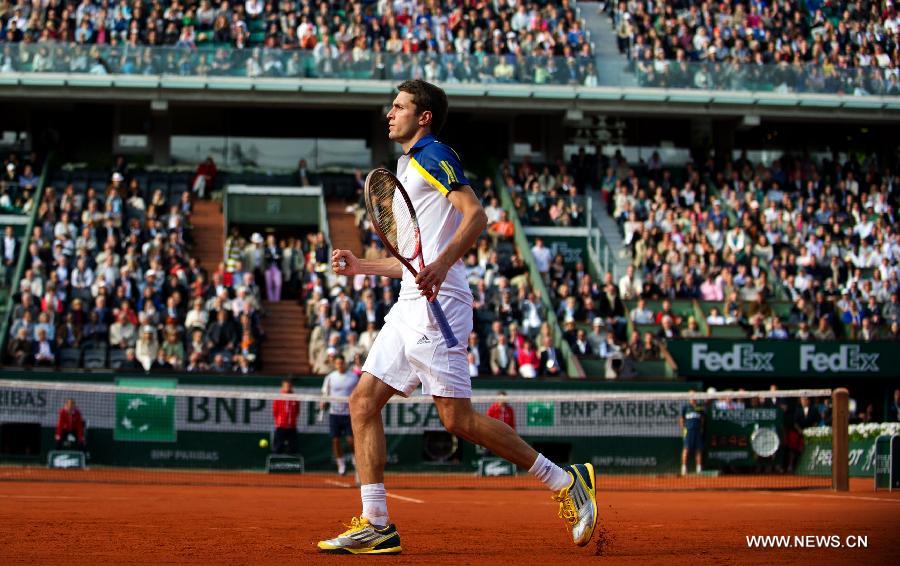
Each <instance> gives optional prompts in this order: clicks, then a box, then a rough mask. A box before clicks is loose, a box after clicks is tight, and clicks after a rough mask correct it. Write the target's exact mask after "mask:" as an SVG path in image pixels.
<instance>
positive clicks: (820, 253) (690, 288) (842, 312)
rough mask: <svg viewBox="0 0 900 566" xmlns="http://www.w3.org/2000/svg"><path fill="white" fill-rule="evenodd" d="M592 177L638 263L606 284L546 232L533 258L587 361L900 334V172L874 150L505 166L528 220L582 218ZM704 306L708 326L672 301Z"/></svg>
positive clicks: (567, 330) (563, 322) (608, 276)
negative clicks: (712, 337) (682, 349)
mask: <svg viewBox="0 0 900 566" xmlns="http://www.w3.org/2000/svg"><path fill="white" fill-rule="evenodd" d="M581 169H586V170H588V171H591V170H594V169H599V170H600V171H601V172H602V173H601V174H600V175H599V176H598V177H597V178H596V179H595V181H594V182H590V181H589V180H585V181H583V182H584V183H585V184H587V185H594V186H596V187H597V188H598V189H599V190H600V194H601V195H602V197H603V200H605V201H606V205H607V207H608V211H609V213H610V215H611V216H612V217H613V218H614V219H615V220H616V221H617V223H618V225H619V226H620V228H621V231H622V236H623V241H624V244H625V250H624V251H623V253H624V254H625V256H626V257H627V259H628V260H630V263H631V265H629V266H628V268H627V270H626V272H625V273H624V274H622V275H621V276H620V277H619V278H618V280H615V279H614V278H613V276H612V274H611V273H605V274H600V280H597V279H596V278H595V277H592V276H591V274H590V273H589V270H586V269H585V266H584V264H583V263H582V262H579V261H577V260H575V261H572V260H569V261H568V262H567V261H566V258H565V257H564V256H563V254H562V253H556V254H554V253H552V252H551V250H550V249H548V248H547V246H545V245H544V242H543V241H542V239H541V238H536V240H535V242H534V247H533V248H532V250H531V252H532V255H533V256H534V259H535V262H536V265H537V267H538V269H539V271H540V272H541V273H542V274H544V277H545V282H546V284H547V287H548V289H549V290H550V293H551V300H552V302H553V304H555V305H558V312H557V316H558V317H559V321H560V324H561V325H562V326H563V329H564V336H565V337H566V339H567V340H568V341H569V343H570V345H571V346H572V349H573V351H574V352H575V353H576V355H579V356H584V357H591V356H594V357H600V358H603V359H609V358H610V356H613V357H615V358H618V357H619V356H620V355H621V356H622V357H624V358H625V359H626V360H633V361H650V360H657V359H660V356H661V355H662V354H663V350H664V345H665V342H666V341H667V340H670V339H673V338H699V337H704V336H708V335H709V334H710V330H714V329H713V328H712V327H715V326H732V327H733V328H736V329H738V333H739V334H742V335H746V336H747V337H749V338H751V339H789V338H792V339H801V340H834V339H837V338H847V339H860V340H879V339H900V328H898V323H900V319H898V317H900V303H898V299H897V292H898V275H900V274H898V265H900V234H898V231H897V228H896V225H897V224H896V222H897V218H896V211H897V206H898V198H900V177H898V175H897V174H896V173H895V172H894V171H893V170H892V169H891V167H889V166H887V165H884V164H879V163H878V161H877V159H876V158H875V157H874V156H853V157H847V158H844V159H839V158H838V156H837V155H835V156H832V157H830V158H827V159H820V160H816V159H813V158H811V157H808V156H803V157H791V156H789V155H786V156H784V157H782V158H781V159H776V160H774V161H772V162H771V163H770V164H768V165H764V164H762V163H753V162H751V161H750V160H749V159H748V158H747V156H746V154H743V155H741V157H740V158H739V159H736V160H728V161H724V162H722V163H719V162H717V161H715V160H713V159H710V160H709V161H708V162H706V163H701V164H696V163H693V162H688V163H686V164H685V165H684V166H683V167H679V168H672V169H669V168H665V167H663V166H662V164H661V160H660V158H659V155H658V154H655V153H654V154H653V156H652V157H651V158H650V159H649V161H648V162H646V163H644V162H642V163H640V164H635V165H631V164H629V163H628V162H627V160H626V159H625V158H624V157H623V156H622V154H621V153H618V152H617V153H616V155H615V156H613V157H612V158H611V159H606V158H601V159H599V161H597V163H593V162H591V161H586V160H585V159H584V157H583V156H581V157H579V156H578V155H576V156H575V157H573V160H572V162H571V163H569V162H562V161H560V162H557V163H556V164H550V165H545V166H534V165H532V164H531V163H530V162H529V161H528V160H523V161H522V162H521V163H519V164H517V165H516V166H512V165H510V164H508V163H506V164H504V166H503V169H502V174H501V179H502V181H503V182H504V183H505V184H506V186H507V187H508V188H509V190H510V191H511V194H512V199H513V202H514V203H515V206H516V208H517V210H518V212H519V216H520V218H521V219H522V220H523V221H524V222H528V223H532V224H539V225H557V226H568V225H572V223H571V222H566V221H563V222H561V221H560V219H561V218H565V217H566V215H568V216H570V217H573V218H577V217H578V216H579V215H580V214H581V211H576V212H569V211H571V210H577V204H578V202H579V201H578V195H579V194H581V193H583V191H584V186H583V185H581V186H579V185H578V184H576V182H575V181H574V180H573V179H575V178H576V177H579V178H584V175H583V174H580V173H579V170H581ZM565 195H568V196H565ZM548 200H549V202H556V203H559V204H558V206H557V210H559V211H561V212H560V213H559V214H558V215H556V216H554V215H552V214H549V212H548V211H547V209H546V207H545V206H543V205H542V204H540V203H544V202H547V201H548ZM489 210H490V207H489ZM693 300H698V301H701V305H703V309H704V316H705V318H703V319H699V317H695V316H694V315H693V314H685V313H684V310H683V309H682V310H679V309H678V308H676V306H675V305H676V304H677V302H678V301H682V302H684V301H688V302H689V301H693ZM648 326H649V327H650V328H649V329H648Z"/></svg>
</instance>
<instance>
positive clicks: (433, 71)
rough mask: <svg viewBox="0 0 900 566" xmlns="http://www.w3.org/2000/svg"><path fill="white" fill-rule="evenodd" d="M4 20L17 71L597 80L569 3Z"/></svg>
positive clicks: (177, 7)
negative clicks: (412, 74)
mask: <svg viewBox="0 0 900 566" xmlns="http://www.w3.org/2000/svg"><path fill="white" fill-rule="evenodd" d="M0 22H2V26H0V43H5V44H7V48H6V49H4V56H3V60H2V61H0V68H2V69H5V70H10V71H13V70H20V71H21V70H32V71H38V72H47V71H76V72H79V71H80V72H90V73H96V74H104V73H110V72H117V73H125V74H142V73H154V74H159V73H162V72H165V73H166V74H201V75H206V74H210V75H241V76H290V77H296V76H326V77H337V76H340V77H351V78H397V77H400V76H406V75H407V74H408V72H409V69H410V68H411V67H412V68H415V69H416V72H417V73H418V74H420V75H422V76H425V77H428V78H429V79H430V80H444V81H449V82H454V81H456V82H534V83H537V84H543V83H562V84H566V83H571V84H582V83H584V82H585V80H586V79H587V78H588V77H592V78H591V79H590V80H595V76H594V75H595V73H594V70H593V61H592V49H591V45H590V41H589V37H588V34H587V32H586V31H585V30H584V29H583V25H584V23H583V21H582V20H580V19H579V18H577V17H576V14H575V10H574V9H573V8H572V7H571V5H570V3H569V1H568V0H562V1H560V2H545V3H535V2H531V3H526V2H524V1H522V0H519V1H518V2H515V3H500V2H498V3H474V2H473V3H468V2H467V3H455V2H429V3H427V4H424V5H423V4H421V3H414V2H404V1H398V2H387V1H380V2H376V3H363V2H354V1H348V2H337V3H326V2H321V3H315V2H309V1H303V2H281V3H278V2H271V1H270V2H262V0H247V1H246V2H235V3H232V4H229V3H228V2H214V3H213V2H210V1H209V0H203V1H202V2H200V3H199V4H198V3H196V2H187V3H181V2H179V0H172V1H171V2H152V3H149V2H148V3H144V2H142V1H141V0H136V1H135V2H130V1H126V2H120V3H116V4H114V5H113V6H109V5H107V4H102V5H99V4H97V3H95V2H93V1H92V0H82V2H81V3H80V4H78V5H77V7H76V6H74V5H72V6H69V7H68V8H65V9H64V8H63V7H62V6H61V5H59V4H46V5H45V6H43V8H42V9H37V10H34V9H33V8H32V6H31V5H30V4H27V3H25V4H20V5H16V6H14V7H12V8H11V9H10V10H8V13H7V14H6V15H5V16H3V17H2V20H0ZM60 43H70V44H72V49H71V50H68V49H62V48H60V47H59V44H60ZM11 46H15V50H13V49H11V48H10V47H11ZM144 47H169V48H172V49H159V50H156V49H145V48H144ZM207 48H208V49H207ZM198 49H199V50H202V53H198V52H197V50H198ZM232 49H234V51H232ZM243 49H253V51H252V52H247V53H242V52H241V50H243Z"/></svg>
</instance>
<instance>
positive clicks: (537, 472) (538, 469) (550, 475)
mask: <svg viewBox="0 0 900 566" xmlns="http://www.w3.org/2000/svg"><path fill="white" fill-rule="evenodd" d="M528 473H530V474H531V475H533V476H534V477H536V478H537V479H539V480H541V481H542V482H544V485H546V486H547V487H548V488H550V490H551V491H559V490H561V489H563V488H565V487H569V484H570V483H572V476H570V475H569V472H567V471H565V470H564V469H562V468H560V467H559V466H557V465H556V464H554V463H553V462H551V461H550V460H548V459H546V458H544V455H543V454H538V457H537V460H535V461H534V464H532V466H531V469H530V470H528Z"/></svg>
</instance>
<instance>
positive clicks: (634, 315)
mask: <svg viewBox="0 0 900 566" xmlns="http://www.w3.org/2000/svg"><path fill="white" fill-rule="evenodd" d="M628 316H629V317H630V318H631V322H633V323H634V324H653V321H654V320H655V318H656V317H655V316H654V314H653V311H652V310H650V309H648V308H647V301H646V300H645V299H638V302H637V305H635V307H634V308H633V309H631V312H630V313H628Z"/></svg>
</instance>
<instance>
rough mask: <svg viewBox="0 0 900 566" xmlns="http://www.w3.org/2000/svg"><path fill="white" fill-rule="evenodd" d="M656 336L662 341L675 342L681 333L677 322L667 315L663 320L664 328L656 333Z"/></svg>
mask: <svg viewBox="0 0 900 566" xmlns="http://www.w3.org/2000/svg"><path fill="white" fill-rule="evenodd" d="M656 336H657V337H658V338H659V339H660V340H673V339H676V338H680V336H681V333H680V332H679V331H678V327H677V326H675V321H674V320H673V319H672V317H671V316H669V315H666V316H664V317H663V318H662V328H660V329H659V330H658V331H657V332H656Z"/></svg>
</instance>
